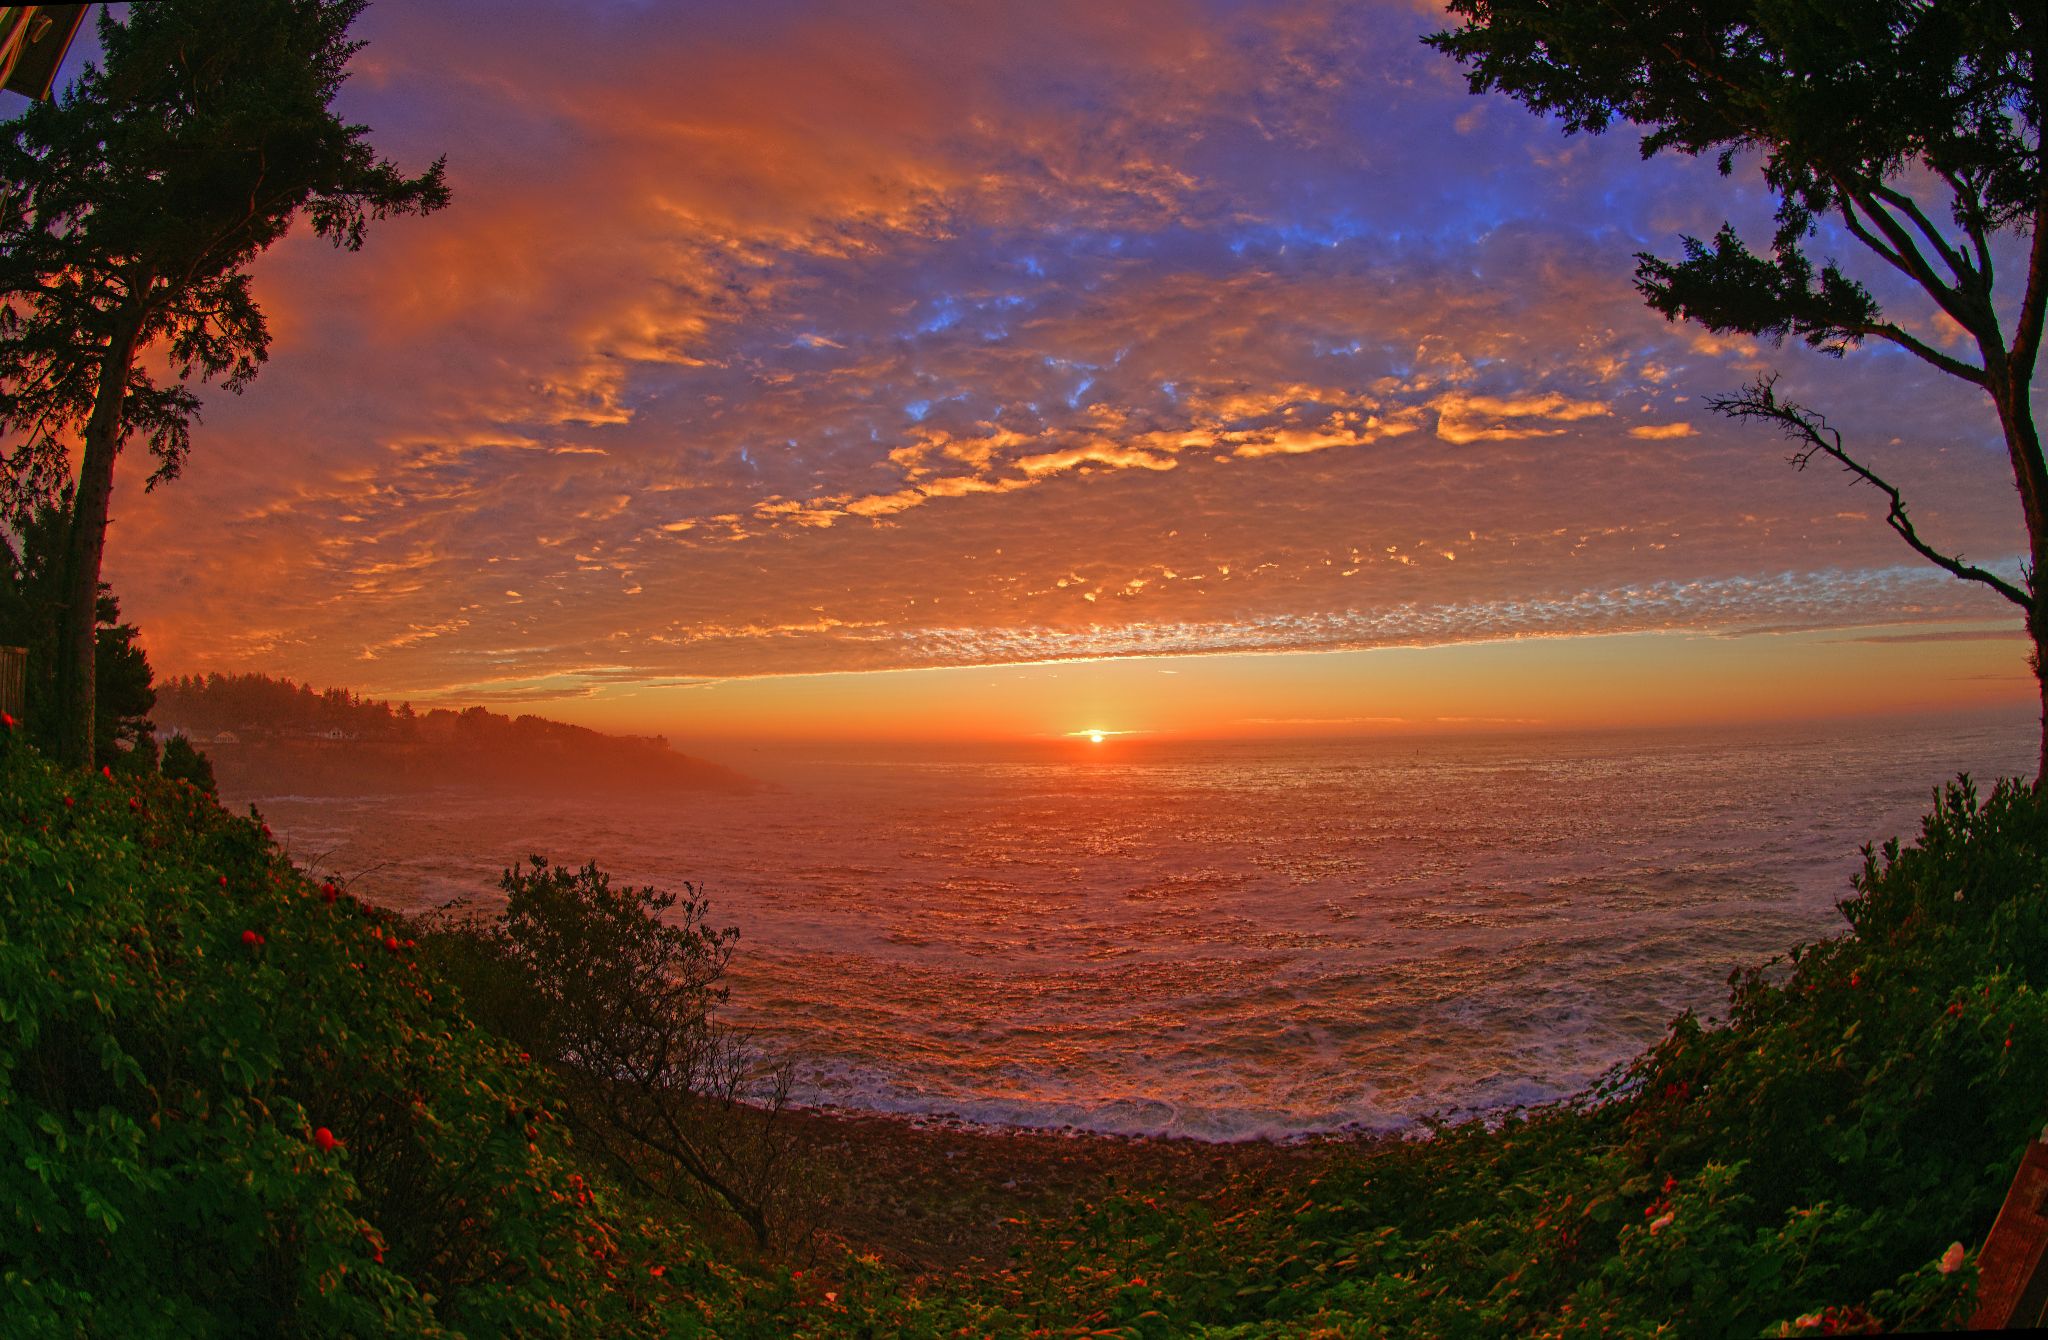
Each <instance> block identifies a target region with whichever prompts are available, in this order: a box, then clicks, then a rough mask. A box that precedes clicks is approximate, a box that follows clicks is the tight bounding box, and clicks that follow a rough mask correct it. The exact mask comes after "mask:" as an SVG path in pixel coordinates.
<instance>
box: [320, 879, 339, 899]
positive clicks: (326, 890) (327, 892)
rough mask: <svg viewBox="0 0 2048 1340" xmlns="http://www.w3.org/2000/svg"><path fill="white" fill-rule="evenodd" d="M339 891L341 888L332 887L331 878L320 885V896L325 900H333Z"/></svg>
mask: <svg viewBox="0 0 2048 1340" xmlns="http://www.w3.org/2000/svg"><path fill="white" fill-rule="evenodd" d="M339 892H341V890H339V889H337V888H335V887H334V881H333V880H331V879H330V880H327V881H325V882H324V883H322V884H321V885H320V897H321V898H322V899H323V900H324V901H326V902H330V903H331V902H333V901H334V895H335V894H337V893H339Z"/></svg>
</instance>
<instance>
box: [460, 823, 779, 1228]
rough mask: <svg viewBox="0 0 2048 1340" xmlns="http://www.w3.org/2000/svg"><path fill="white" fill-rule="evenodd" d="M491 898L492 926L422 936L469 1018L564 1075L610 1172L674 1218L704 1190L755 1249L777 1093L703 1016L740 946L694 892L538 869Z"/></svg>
mask: <svg viewBox="0 0 2048 1340" xmlns="http://www.w3.org/2000/svg"><path fill="white" fill-rule="evenodd" d="M500 887H502V888H503V890H504V891H505V894H506V897H507V901H506V905H505V910H504V914H503V916H502V917H501V918H499V919H498V920H496V921H492V922H479V921H477V920H474V919H470V918H468V917H467V909H463V910H460V911H458V912H457V913H456V914H455V915H452V916H441V917H436V918H432V919H430V920H429V921H428V922H427V923H426V925H427V929H428V932H429V933H428V935H427V941H428V944H429V946H430V950H431V952H432V953H434V955H435V956H436V960H437V962H439V963H440V964H441V966H442V967H443V969H444V971H446V972H447V973H448V974H449V975H450V976H451V977H453V978H454V979H455V980H456V981H457V982H458V983H460V984H461V985H462V987H463V990H464V994H465V999H466V1000H467V1001H468V1004H469V1008H470V1009H471V1011H472V1012H473V1013H474V1014H475V1015H476V1017H477V1018H478V1019H479V1021H481V1022H482V1023H484V1024H485V1025H486V1026H487V1027H489V1028H492V1029H493V1030H495V1031H497V1032H500V1033H502V1034H504V1035H505V1036H507V1037H510V1038H513V1039H516V1040H517V1041H518V1042H519V1043H520V1044H521V1045H522V1046H523V1047H525V1048H527V1049H528V1050H529V1051H530V1052H531V1053H532V1054H534V1055H535V1056H539V1057H543V1058H545V1059H546V1060H548V1061H549V1062H551V1063H554V1064H556V1065H557V1066H559V1067H561V1069H562V1073H563V1077H564V1079H565V1081H566V1084H565V1093H566V1095H567V1100H568V1101H567V1107H566V1112H567V1114H568V1117H569V1119H570V1121H571V1122H572V1124H573V1125H574V1126H575V1127H576V1128H577V1130H578V1131H579V1133H581V1134H583V1135H584V1136H585V1137H586V1138H587V1139H588V1140H589V1141H590V1142H591V1143H593V1144H594V1145H595V1146H596V1147H598V1148H600V1149H602V1150H603V1151H604V1152H605V1153H606V1155H607V1156H608V1157H609V1158H610V1159H611V1160H612V1162H613V1165H614V1166H615V1167H616V1168H617V1169H618V1170H619V1171H620V1172H621V1173H623V1174H624V1175H626V1176H627V1177H629V1178H631V1179H632V1180H633V1181H634V1182H635V1183H636V1184H638V1185H639V1186H641V1187H642V1188H644V1189H646V1190H648V1191H650V1192H653V1193H655V1194H657V1195H659V1196H661V1197H663V1198H664V1199H667V1200H670V1201H672V1202H675V1203H677V1204H679V1205H683V1206H686V1207H693V1208H694V1207H695V1206H696V1205H697V1204H698V1202H699V1201H701V1199H702V1196H703V1194H704V1193H705V1192H708V1193H710V1195H711V1196H712V1197H714V1198H715V1201H716V1203H717V1204H718V1205H721V1206H723V1207H724V1208H725V1209H726V1210H729V1211H730V1212H731V1213H732V1214H734V1215H736V1216H737V1217H738V1218H739V1219H740V1220H741V1221H742V1222H743V1223H745V1224H746V1226H747V1228H748V1229H749V1230H750V1231H751V1232H752V1234H753V1235H754V1238H755V1240H756V1241H757V1242H759V1243H763V1244H765V1243H766V1241H767V1239H768V1232H769V1213H770V1210H771V1208H772V1204H773V1202H774V1200H775V1199H776V1193H777V1192H778V1190H779V1188H780V1181H779V1177H780V1171H781V1168H782V1166H783V1163H784V1154H785V1152H786V1150H785V1143H786V1142H785V1141H784V1139H783V1138H782V1132H781V1130H780V1128H779V1127H778V1125H777V1122H776V1117H777V1115H778V1113H779V1112H780V1111H781V1109H782V1105H783V1100H784V1098H785V1097H786V1095H787V1091H788V1084H787V1075H786V1072H785V1071H782V1070H779V1069H776V1068H773V1067H764V1066H762V1065H760V1064H758V1063H757V1061H756V1060H755V1058H754V1057H753V1056H752V1055H751V1054H750V1052H749V1051H748V1049H747V1048H746V1047H745V1046H744V1045H743V1044H742V1042H741V1040H740V1038H739V1037H738V1036H737V1035H736V1034H734V1033H733V1032H732V1031H731V1030H730V1029H728V1028H726V1027H725V1026H723V1025H722V1024H721V1023H720V1022H719V1021H718V1020H717V1018H716V1017H715V1016H716V1011H717V1008H718V1006H719V1005H721V1004H722V1003H723V1002H724V1001H725V998H726V991H725V987H724V986H723V985H722V979H723V977H724V974H725V969H726V965H727V963H728V962H729V961H730V960H731V957H732V951H733V944H734V941H735V940H736V939H737V938H738V935H739V932H738V931H737V930H735V929H731V928H727V929H723V930H716V929H713V928H712V927H711V925H710V923H709V921H708V917H709V915H710V905H709V903H707V902H706V901H704V899H703V898H702V897H701V896H700V894H699V892H698V890H696V889H695V888H694V887H691V886H688V885H686V886H685V893H686V896H680V897H679V896H678V895H676V894H674V893H669V892H663V891H660V890H657V889H653V888H640V889H626V888H620V889H614V888H613V887H612V884H611V880H610V878H609V877H608V876H607V875H606V874H605V873H604V872H603V871H602V870H600V869H598V868H597V866H595V865H586V866H584V867H583V868H582V869H581V870H577V871H570V870H567V869H564V868H562V867H560V866H556V867H553V868H550V867H549V865H548V863H547V862H546V860H544V859H543V858H541V857H538V856H535V857H532V858H530V859H529V861H528V863H527V864H526V865H525V866H523V867H518V868H514V869H511V870H507V871H506V872H505V874H504V878H503V879H502V880H501V881H500Z"/></svg>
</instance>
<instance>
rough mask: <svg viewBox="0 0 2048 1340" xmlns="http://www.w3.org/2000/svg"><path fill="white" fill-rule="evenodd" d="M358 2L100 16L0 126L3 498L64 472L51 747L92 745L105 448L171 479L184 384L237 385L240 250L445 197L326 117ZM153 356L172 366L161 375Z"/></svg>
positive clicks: (252, 325)
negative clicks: (69, 493) (92, 60)
mask: <svg viewBox="0 0 2048 1340" xmlns="http://www.w3.org/2000/svg"><path fill="white" fill-rule="evenodd" d="M363 4H364V0H157V2H156V3H152V4H147V5H134V6H131V7H130V8H129V10H128V13H127V15H126V17H125V18H116V17H114V16H113V15H112V13H111V12H110V10H111V7H108V8H107V9H103V10H102V12H101V17H100V21H99V36H100V44H101V47H102V49H103V51H104V62H105V63H104V65H103V66H88V67H87V68H86V70H85V72H84V74H82V75H81V76H80V77H79V79H78V81H77V82H76V83H75V84H74V85H73V86H72V87H71V88H69V89H67V90H66V91H65V92H64V93H63V95H62V96H61V97H60V98H59V99H58V100H57V101H55V102H48V103H37V104H34V105H32V106H30V107H29V108H28V110H27V111H25V112H24V113H22V115H20V116H19V117H17V118H15V119H14V120H12V121H7V122H4V123H0V433H6V434H7V436H8V437H9V438H11V439H13V440H12V441H7V442H4V444H0V464H4V468H0V503H5V504H6V508H7V510H8V511H9V512H10V513H14V514H17V515H18V514H19V512H20V510H21V509H22V508H23V507H25V506H27V505H30V504H33V503H34V502H37V501H46V500H48V499H49V498H51V497H54V496H55V495H56V493H57V491H58V489H59V488H60V487H61V485H62V484H63V482H64V480H65V476H66V475H67V474H68V471H69V468H70V465H69V461H70V454H69V452H70V448H71V447H72V446H74V445H76V446H77V447H78V449H79V455H80V466H79V473H78V476H77V482H76V486H75V489H74V492H73V503H72V511H71V518H70V526H69V534H68V537H67V544H66V549H65V561H64V575H63V603H62V607H61V609H60V612H59V622H58V637H57V647H58V656H57V661H56V666H57V681H56V693H57V697H58V702H57V710H58V718H59V721H60V723H61V726H60V730H59V732H58V735H57V737H56V740H55V745H56V750H57V753H58V756H59V757H61V758H63V759H65V760H66V761H68V762H72V763H83V762H85V761H86V760H87V759H88V758H89V757H90V756H91V751H92V722H93V698H94V683H95V680H94V667H93V652H92V648H93V621H94V601H95V596H96V593H97V591H98V587H99V574H100V559H101V555H102V552H103V550H104V547H105V540H106V525H107V516H108V503H109V499H110V497H111V496H112V492H113V483H114V462H115V458H116V457H117V456H118V455H119V454H120V452H121V449H122V447H123V446H124V445H125V444H126V443H127V442H128V441H130V440H131V439H132V438H136V437H140V438H141V439H142V440H143V441H145V442H146V443H147V444H148V446H149V450H150V453H151V455H152V457H153V458H154V469H153V471H152V473H151V474H150V476H149V486H150V487H154V486H155V485H157V484H159V483H162V482H164V481H166V480H169V479H172V478H174V477H175V476H176V475H177V473H178V469H179V467H180V465H181V464H182V463H183V462H184V459H185V455H186V452H187V450H188V449H189V447H190V445H191V425H192V422H193V420H194V419H195V418H196V417H197V415H198V411H199V399H198V397H197V395H196V394H195V393H194V391H193V389H192V387H193V384H194V383H195V382H207V381H215V380H217V381H219V382H220V383H221V384H222V385H223V386H225V387H226V388H228V389H229V390H231V391H240V390H242V389H243V388H244V387H245V386H247V385H248V383H249V381H250V379H252V378H253V377H254V376H255V375H256V371H257V368H258V366H259V365H260V364H261V363H262V362H263V360H264V358H265V357H266V355H267V353H268V349H269V344H270V335H269V331H268V329H267V328H266V326H265V324H264V319H263V313H262V311H261V310H260V309H258V307H257V306H256V303H255V300H254V298H253V296H252V295H251V292H250V286H249V274H248V266H249V264H250V262H251V261H253V260H254V259H255V257H256V256H257V255H258V254H260V253H261V252H262V251H264V250H265V249H266V248H268V247H269V246H270V245H271V244H272V243H274V242H276V241H277V240H278V239H279V238H281V237H283V236H284V235H285V233H286V231H287V230H288V229H289V228H290V227H291V225H292V223H293V221H294V220H295V219H297V218H298V217H299V216H300V215H301V214H304V215H305V216H307V217H308V218H309V219H310V220H311V221H312V224H313V227H314V229H315V231H316V232H318V233H319V234H320V235H322V236H324V237H327V238H329V239H331V240H332V241H333V242H334V244H335V245H336V246H339V247H343V248H346V249H348V250H355V249H357V248H359V247H361V245H362V243H363V235H364V230H365V228H366V227H367V225H368V224H369V223H370V222H371V221H373V220H377V219H381V218H384V217H387V216H389V215H393V214H414V213H426V212H429V211H431V210H435V209H438V208H440V207H441V206H442V205H444V204H445V203H447V199H448V192H447V187H446V185H445V184H444V182H443V180H442V166H441V164H440V163H438V162H437V163H435V164H434V165H433V166H432V167H430V168H429V169H428V170H427V171H426V172H424V173H421V174H420V175H418V176H416V177H408V176H405V175H404V174H402V173H401V172H399V171H398V169H397V168H395V167H393V166H392V165H391V164H390V163H389V162H387V161H385V160H383V159H380V158H378V157H377V156H376V154H375V153H374V152H373V150H372V149H371V147H370V145H369V144H368V143H367V142H366V141H365V139H364V136H365V134H366V133H367V127H364V126H358V125H350V124H348V123H347V122H344V121H342V120H341V119H340V118H338V117H337V116H335V114H334V112H333V110H332V108H331V105H330V104H331V103H332V102H333V100H334V97H335V95H336V94H337V93H338V92H339V91H340V88H341V84H342V81H343V79H344V78H345V77H346V70H347V65H348V61H349V58H350V57H351V56H352V55H353V54H354V53H355V52H356V51H357V50H358V49H359V48H360V46H361V44H360V43H357V42H352V41H350V40H349V38H348V29H349V25H350V23H352V22H353V21H354V19H355V17H356V15H357V14H358V13H360V12H361V10H362V8H363ZM166 370H167V372H168V375H164V374H165V371H166Z"/></svg>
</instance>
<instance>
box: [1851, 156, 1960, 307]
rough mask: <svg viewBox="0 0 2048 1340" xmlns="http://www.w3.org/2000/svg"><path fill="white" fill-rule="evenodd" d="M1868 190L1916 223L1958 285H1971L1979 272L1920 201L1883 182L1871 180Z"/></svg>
mask: <svg viewBox="0 0 2048 1340" xmlns="http://www.w3.org/2000/svg"><path fill="white" fill-rule="evenodd" d="M1950 189H1951V190H1953V189H1954V185H1953V183H1951V185H1950ZM1869 190H1870V194H1871V195H1872V196H1874V197H1876V198H1877V199H1879V200H1882V201H1884V202H1885V203H1886V204H1887V205H1890V206H1891V207H1892V208H1893V209H1896V210H1898V211H1900V212H1901V213H1903V214H1904V215H1905V216H1906V217H1907V218H1909V219H1911V220H1912V221H1913V226H1914V227H1916V228H1918V229H1919V230H1920V235H1921V236H1922V237H1924V238H1926V239H1927V241H1928V243H1929V244H1930V245H1932V246H1933V248H1934V252H1935V254H1936V255H1938V256H1940V257H1941V260H1942V264H1944V265H1946V266H1948V269H1949V273H1950V274H1952V275H1954V276H1955V277H1956V286H1957V287H1958V288H1961V287H1963V286H1965V285H1968V284H1969V283H1970V281H1971V280H1972V279H1974V278H1975V277H1976V271H1975V270H1974V269H1973V268H1972V267H1971V265H1970V262H1969V261H1968V260H1966V259H1964V257H1963V254H1962V252H1961V251H1959V250H1958V249H1956V248H1954V247H1951V246H1950V245H1949V244H1948V238H1947V237H1946V236H1944V235H1943V234H1942V231H1941V229H1939V228H1937V227H1935V226H1934V221H1933V220H1932V219H1930V218H1928V217H1927V215H1926V214H1924V213H1922V212H1921V209H1920V203H1919V202H1918V201H1917V200H1915V199H1913V197H1912V196H1910V195H1907V194H1906V193H1905V192H1903V191H1900V190H1898V189H1896V188H1894V187H1890V186H1887V185H1885V184H1884V183H1883V182H1881V181H1879V182H1872V183H1871V184H1870V187H1869Z"/></svg>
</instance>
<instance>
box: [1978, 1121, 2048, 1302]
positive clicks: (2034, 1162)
mask: <svg viewBox="0 0 2048 1340" xmlns="http://www.w3.org/2000/svg"><path fill="white" fill-rule="evenodd" d="M2044 1141H2048V1129H2044V1130H2043V1131H2042V1132H2041V1139H2039V1140H2032V1141H2029V1142H2028V1144H2027V1152H2026V1153H2025V1154H2023V1155H2021V1157H2020V1167H2019V1171H2018V1172H2016V1173H2014V1174H2013V1179H2012V1189H2011V1190H2009V1191H2007V1192H2006V1193H2005V1204H2004V1205H2002V1206H2000V1207H1999V1210H1998V1218H1997V1219H1995V1220H1994V1221H1992V1224H1991V1236H1990V1237H1988V1238H1986V1239H1984V1250H1983V1251H1982V1252H1980V1253H1978V1255H1977V1313H1976V1315H1975V1316H1973V1317H1971V1318H1970V1329H1971V1330H1973V1331H2000V1330H2008V1329H2012V1330H2018V1329H2031V1328H2034V1327H2037V1326H2040V1325H2041V1324H2042V1322H2043V1319H2044V1318H2048V1269H2043V1268H2042V1267H2043V1257H2044V1256H2048V1143H2044Z"/></svg>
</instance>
